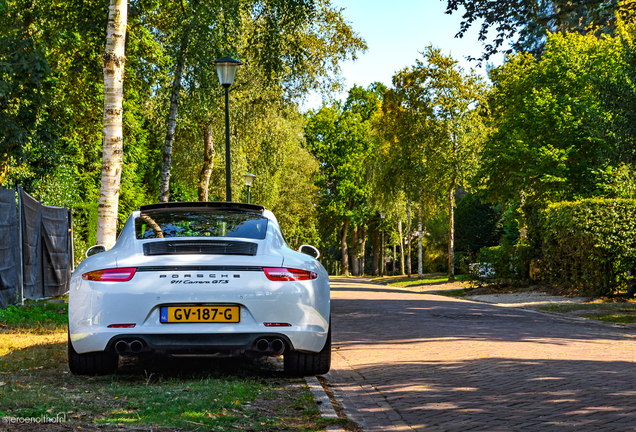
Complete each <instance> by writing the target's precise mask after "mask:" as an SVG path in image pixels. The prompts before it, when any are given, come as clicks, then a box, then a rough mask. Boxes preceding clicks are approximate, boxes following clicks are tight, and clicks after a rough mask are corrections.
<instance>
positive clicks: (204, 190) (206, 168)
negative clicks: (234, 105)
mask: <svg viewBox="0 0 636 432" xmlns="http://www.w3.org/2000/svg"><path fill="white" fill-rule="evenodd" d="M202 129H203V168H201V176H200V178H199V201H208V190H209V188H210V176H211V175H212V168H214V140H213V137H212V125H208V126H203V127H202Z"/></svg>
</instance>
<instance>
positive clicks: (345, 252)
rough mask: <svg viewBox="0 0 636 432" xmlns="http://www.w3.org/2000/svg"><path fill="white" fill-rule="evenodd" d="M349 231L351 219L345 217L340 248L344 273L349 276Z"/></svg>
mask: <svg viewBox="0 0 636 432" xmlns="http://www.w3.org/2000/svg"><path fill="white" fill-rule="evenodd" d="M347 231H349V219H345V221H344V226H343V227H342V231H341V236H340V248H341V249H342V275H343V276H349V251H348V250H347Z"/></svg>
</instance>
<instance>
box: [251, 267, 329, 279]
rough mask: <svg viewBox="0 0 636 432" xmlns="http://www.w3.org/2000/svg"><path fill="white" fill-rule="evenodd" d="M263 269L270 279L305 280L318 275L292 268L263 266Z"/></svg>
mask: <svg viewBox="0 0 636 432" xmlns="http://www.w3.org/2000/svg"><path fill="white" fill-rule="evenodd" d="M263 271H264V272H265V276H267V279H269V280H272V281H305V280H311V279H316V278H317V277H318V274H317V273H314V272H310V271H308V270H298V269H292V268H264V269H263Z"/></svg>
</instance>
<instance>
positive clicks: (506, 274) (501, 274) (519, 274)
mask: <svg viewBox="0 0 636 432" xmlns="http://www.w3.org/2000/svg"><path fill="white" fill-rule="evenodd" d="M478 262H479V263H487V264H490V265H491V266H492V268H493V269H494V271H495V278H497V279H528V277H529V268H530V248H529V247H528V246H527V245H525V244H516V245H510V244H503V245H501V246H493V247H485V248H482V249H481V250H480V251H479V256H478Z"/></svg>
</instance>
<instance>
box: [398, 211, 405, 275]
mask: <svg viewBox="0 0 636 432" xmlns="http://www.w3.org/2000/svg"><path fill="white" fill-rule="evenodd" d="M398 235H399V236H400V274H401V275H404V234H402V220H401V219H398Z"/></svg>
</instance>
